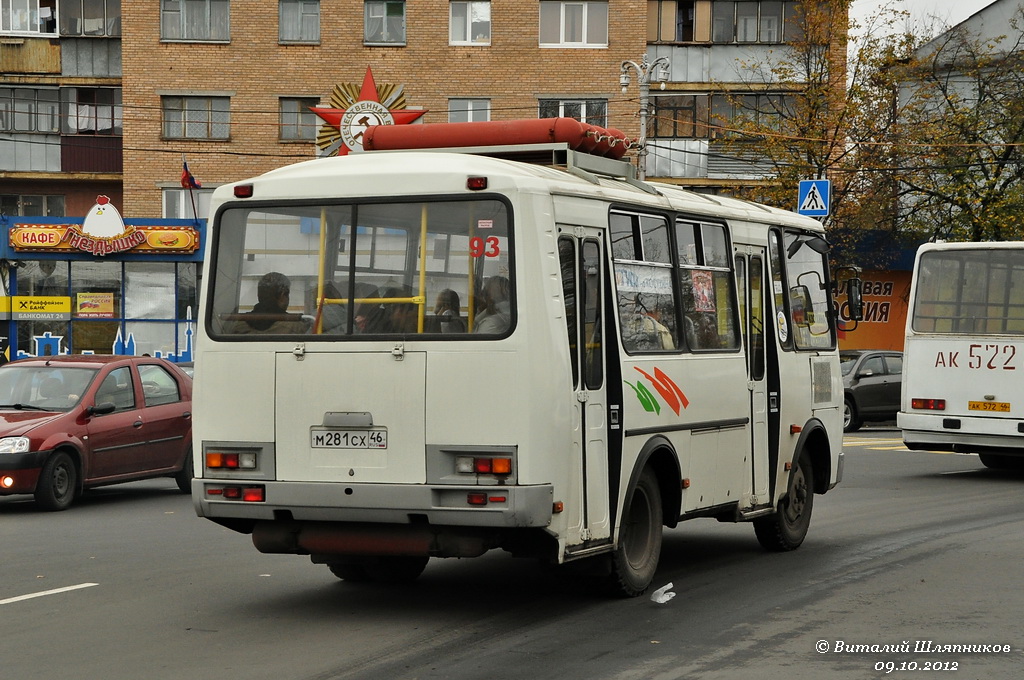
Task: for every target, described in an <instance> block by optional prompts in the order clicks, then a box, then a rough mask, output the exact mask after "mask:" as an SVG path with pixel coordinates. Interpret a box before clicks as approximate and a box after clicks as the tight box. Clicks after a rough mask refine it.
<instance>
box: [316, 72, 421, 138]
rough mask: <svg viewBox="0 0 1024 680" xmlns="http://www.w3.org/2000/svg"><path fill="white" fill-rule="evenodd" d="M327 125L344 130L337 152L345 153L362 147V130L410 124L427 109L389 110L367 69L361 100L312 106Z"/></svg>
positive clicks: (360, 94)
mask: <svg viewBox="0 0 1024 680" xmlns="http://www.w3.org/2000/svg"><path fill="white" fill-rule="evenodd" d="M310 111H312V112H313V113H315V114H316V115H317V116H319V117H320V118H321V119H323V121H324V122H325V123H327V125H329V126H331V127H333V128H336V129H337V130H338V132H339V133H341V146H339V147H338V155H339V156H344V155H346V154H348V152H349V151H352V150H361V149H362V148H363V132H365V131H366V128H368V127H370V126H371V125H408V124H409V123H411V122H413V121H414V120H416V119H418V118H419V117H420V116H422V115H423V114H425V113H426V112H427V110H426V109H416V110H409V109H405V108H396V109H388V108H387V107H386V106H385V105H384V104H382V103H381V101H380V95H378V93H377V84H376V83H375V82H374V80H373V73H372V72H371V71H370V68H369V67H367V68H366V76H365V77H364V78H363V86H362V89H361V90H360V91H359V99H358V100H356V101H355V102H353V103H352V104H351V105H349V107H348V108H347V109H332V108H327V107H322V106H313V107H310Z"/></svg>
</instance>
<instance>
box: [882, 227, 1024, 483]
mask: <svg viewBox="0 0 1024 680" xmlns="http://www.w3.org/2000/svg"><path fill="white" fill-rule="evenodd" d="M901 400H902V408H901V411H900V413H899V415H898V416H897V425H898V426H899V427H900V428H901V429H902V430H903V441H904V443H905V444H906V446H907V448H909V449H925V450H934V451H956V452H960V453H977V454H979V455H980V457H981V462H982V463H984V464H985V465H986V466H988V467H994V468H1016V469H1022V468H1024V243H1020V242H999V243H929V244H925V245H923V246H921V247H920V249H919V250H918V253H917V260H916V262H915V264H914V276H913V279H912V282H911V289H910V305H909V311H908V314H907V332H906V341H905V344H904V358H903V385H902V395H901Z"/></svg>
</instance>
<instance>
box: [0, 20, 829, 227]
mask: <svg viewBox="0 0 1024 680" xmlns="http://www.w3.org/2000/svg"><path fill="white" fill-rule="evenodd" d="M833 1H835V0H833ZM0 5H2V7H3V8H4V9H5V10H7V11H6V12H4V13H3V23H2V25H0V59H2V68H0V71H2V74H0V197H2V198H0V200H2V201H3V206H2V208H3V210H4V212H5V213H6V214H8V215H17V214H20V215H30V214H45V215H83V214H84V213H85V211H86V210H87V209H88V207H89V206H90V205H92V203H93V200H94V199H95V196H96V195H97V194H98V193H104V194H107V195H108V196H110V197H111V199H112V201H113V202H114V203H115V204H118V205H121V206H122V212H123V213H124V215H125V216H126V217H191V216H192V214H191V213H192V207H191V204H190V202H189V201H188V200H186V197H185V196H184V195H183V194H182V192H181V186H180V174H181V161H182V154H185V155H186V157H187V159H188V161H189V165H190V168H191V169H192V171H193V174H194V175H195V176H196V177H197V178H198V179H199V180H200V181H201V182H202V183H203V187H204V191H203V192H200V204H201V205H200V210H202V206H203V205H204V204H205V197H204V196H203V194H204V193H208V191H209V190H210V189H211V188H212V187H215V186H217V185H218V184H219V183H223V182H228V181H233V180H236V179H239V178H241V177H245V176H249V175H252V174H256V173H259V172H263V171H266V170H269V169H271V168H273V167H276V166H279V165H283V164H286V163H291V162H296V161H299V160H303V159H308V158H312V157H314V156H316V155H318V154H319V153H320V149H319V148H318V147H317V145H316V144H315V137H316V135H317V131H318V129H319V128H320V126H321V123H322V121H320V120H319V119H318V118H316V117H315V116H314V115H313V114H312V113H310V112H309V110H308V107H309V106H311V105H317V104H319V105H322V106H329V105H330V104H329V100H330V96H331V94H332V92H333V91H334V89H335V87H336V86H346V85H348V86H350V87H351V86H354V87H355V88H357V89H358V87H359V84H360V83H361V82H362V81H363V78H364V75H365V73H366V71H367V69H370V70H371V71H372V75H373V78H374V79H375V81H376V83H377V85H378V87H381V88H383V87H391V88H398V87H400V88H402V91H401V94H402V96H403V97H404V104H405V105H406V106H408V107H410V108H422V109H426V110H427V113H425V114H424V115H423V116H422V117H421V118H420V122H428V123H434V122H444V121H449V120H452V121H456V120H488V119H490V120H507V119H512V118H533V117H537V116H538V115H543V116H548V115H567V116H572V117H582V118H585V119H587V120H588V121H589V122H593V123H596V124H599V125H605V126H609V127H615V128H618V129H620V130H623V131H624V132H626V133H627V134H628V135H629V136H631V137H636V136H637V134H638V132H639V123H638V120H637V112H638V110H639V102H638V98H637V93H638V90H637V82H636V74H635V73H633V78H632V82H631V85H630V86H629V87H628V88H627V91H626V93H623V92H621V91H620V89H619V77H620V67H621V64H622V62H623V61H624V60H627V59H628V60H633V61H635V62H639V61H640V60H641V59H642V58H643V57H644V56H645V55H647V56H648V57H649V59H650V61H651V62H653V61H654V60H655V59H657V58H659V57H663V58H664V59H665V61H667V62H668V64H669V69H668V73H667V75H668V82H667V83H666V87H665V89H659V88H658V87H657V85H658V83H657V82H656V81H652V83H653V85H655V86H654V87H652V88H651V106H650V110H651V112H652V116H651V118H650V125H649V135H650V137H651V140H650V141H651V142H652V146H651V153H650V154H649V156H648V158H647V163H646V168H647V173H646V174H647V175H648V176H649V177H658V178H661V179H667V180H669V181H675V182H679V183H684V184H688V185H693V186H695V187H697V188H701V189H704V190H714V191H717V190H726V189H727V188H728V187H729V186H730V185H732V186H735V185H736V184H737V183H742V181H743V174H744V172H745V170H744V167H745V166H737V165H736V164H735V162H734V161H735V159H730V158H729V157H728V154H723V153H719V152H718V151H717V150H716V149H715V144H716V142H715V133H714V126H713V125H709V123H710V122H712V121H714V120H724V119H725V118H727V117H728V116H730V115H733V114H734V113H735V109H736V107H737V106H738V104H737V100H736V92H737V91H739V90H743V89H744V88H749V85H748V84H744V83H743V82H742V81H743V78H742V77H741V76H740V75H738V74H739V72H740V70H741V69H742V64H743V63H745V62H749V61H750V60H751V59H755V60H756V59H758V58H760V57H761V56H763V55H764V54H766V53H767V52H768V51H770V50H775V51H778V50H780V49H782V48H783V47H784V46H785V43H786V42H787V41H789V40H791V39H792V37H793V36H794V35H796V33H795V32H796V31H798V27H797V26H796V23H797V22H796V18H797V17H798V12H799V10H798V7H799V3H796V2H781V1H778V0H762V1H757V0H538V1H537V2H522V1H521V0H520V1H514V0H469V1H462V0H452V1H451V2H444V3H416V2H406V1H403V0H248V1H245V2H242V1H241V0H192V1H190V2H185V1H184V0H122V1H119V0H61V1H60V2H59V3H58V2H57V0H0ZM837 6H840V7H843V8H845V4H844V3H842V2H841V1H838V4H837ZM652 75H658V74H652ZM774 94H777V93H773V92H772V90H771V88H765V87H760V88H759V91H757V92H753V91H752V92H750V93H748V94H747V95H746V97H747V99H749V100H750V102H749V104H750V105H751V106H758V99H759V98H763V97H769V96H774ZM746 167H748V166H746ZM201 216H202V215H201Z"/></svg>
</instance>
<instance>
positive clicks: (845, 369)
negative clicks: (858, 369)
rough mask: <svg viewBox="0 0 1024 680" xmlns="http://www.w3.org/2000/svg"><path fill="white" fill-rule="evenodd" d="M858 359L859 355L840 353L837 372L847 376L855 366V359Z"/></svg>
mask: <svg viewBox="0 0 1024 680" xmlns="http://www.w3.org/2000/svg"><path fill="white" fill-rule="evenodd" d="M859 358H860V354H857V353H853V352H840V353H839V370H840V371H841V372H842V374H843V375H849V374H850V371H852V370H853V367H854V366H855V365H856V364H857V359H859Z"/></svg>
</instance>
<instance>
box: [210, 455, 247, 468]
mask: <svg viewBox="0 0 1024 680" xmlns="http://www.w3.org/2000/svg"><path fill="white" fill-rule="evenodd" d="M206 467H207V468H208V469H210V470H255V469H256V453H255V452H254V451H245V452H242V453H234V452H222V451H207V452H206Z"/></svg>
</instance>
